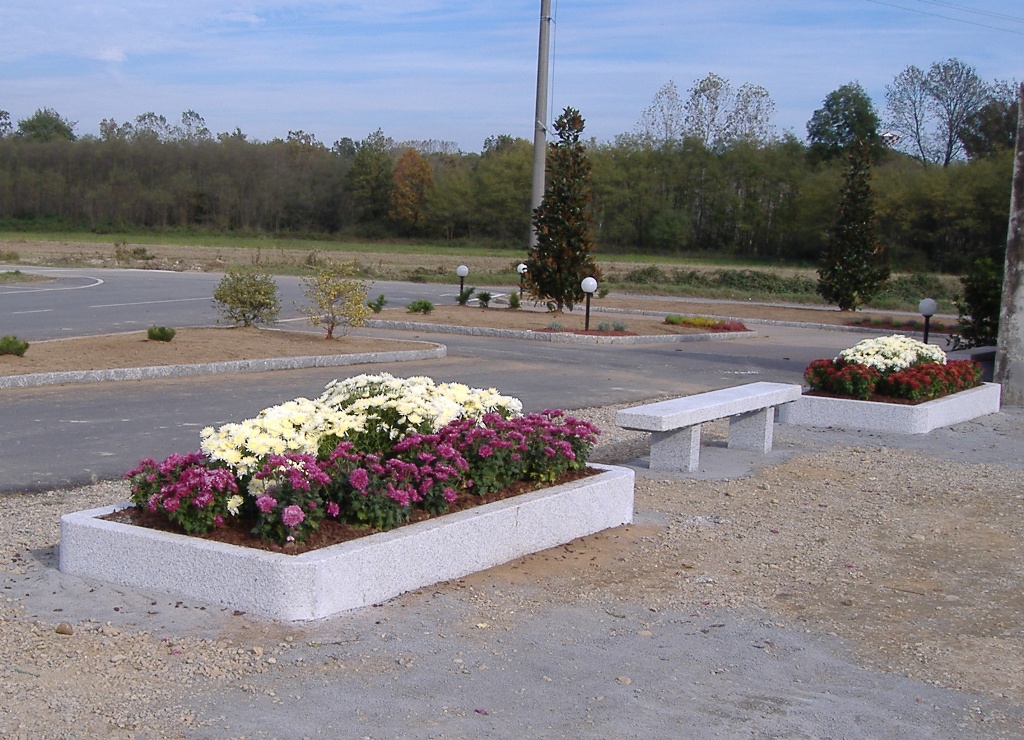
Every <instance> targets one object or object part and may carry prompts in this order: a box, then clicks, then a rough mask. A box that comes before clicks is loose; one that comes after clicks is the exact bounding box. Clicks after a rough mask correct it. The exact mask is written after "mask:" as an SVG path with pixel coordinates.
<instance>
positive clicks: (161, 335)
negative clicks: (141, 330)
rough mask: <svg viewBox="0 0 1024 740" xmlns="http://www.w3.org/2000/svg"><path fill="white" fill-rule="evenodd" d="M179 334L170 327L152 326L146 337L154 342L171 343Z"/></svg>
mask: <svg viewBox="0 0 1024 740" xmlns="http://www.w3.org/2000/svg"><path fill="white" fill-rule="evenodd" d="M177 333H178V332H176V331H175V330H174V329H172V328H171V327H169V326H151V327H149V328H148V329H147V330H146V337H147V338H149V339H150V340H151V341H154V342H169V341H171V340H172V339H174V335H175V334H177Z"/></svg>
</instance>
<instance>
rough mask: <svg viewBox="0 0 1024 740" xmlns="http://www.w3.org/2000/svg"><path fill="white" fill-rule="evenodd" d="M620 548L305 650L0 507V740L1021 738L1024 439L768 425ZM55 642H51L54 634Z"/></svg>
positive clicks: (708, 461)
mask: <svg viewBox="0 0 1024 740" xmlns="http://www.w3.org/2000/svg"><path fill="white" fill-rule="evenodd" d="M614 411H615V409H614V408H602V409H586V410H581V411H578V412H575V413H577V415H580V416H584V417H587V418H590V419H592V420H594V421H596V422H597V423H598V424H600V425H601V426H602V428H603V429H605V430H606V435H605V436H604V437H603V439H602V443H601V445H600V446H599V447H598V449H597V450H596V451H595V455H594V459H595V460H596V461H601V462H616V463H626V464H631V465H635V466H636V468H637V471H638V481H637V492H636V496H637V497H636V508H637V518H636V521H635V523H634V524H633V525H630V526H628V527H623V528H619V529H617V530H613V531H609V532H604V533H600V534H598V535H595V536H592V537H588V538H585V539H583V540H578V541H575V542H573V543H570V544H569V545H566V546H564V547H560V548H554V549H552V550H549V551H545V552H543V553H539V554H537V555H534V556H530V557H527V558H523V559H520V560H517V561H514V562H513V563H509V564H507V565H504V566H501V567H499V568H494V569H491V570H489V571H486V572H484V573H480V574H476V575H474V576H471V577H468V578H465V579H460V580H457V581H452V582H448V583H444V584H439V585H437V586H434V587H430V588H426V589H421V590H420V591H417V592H414V593H411V594H408V595H406V596H404V597H401V598H399V599H395V600H393V601H391V602H388V603H387V604H384V605H382V606H380V607H377V608H373V609H366V610H361V611H357V612H354V613H350V614H346V615H343V616H340V617H337V618H335V619H330V620H325V621H323V622H317V623H313V624H303V625H293V624H281V623H275V622H269V621H265V620H259V619H256V618H252V617H250V616H248V615H245V614H236V613H234V612H232V611H230V610H226V609H223V608H220V607H214V606H207V605H202V604H194V603H187V602H183V601H181V600H178V599H175V598H172V597H168V596H165V595H160V594H145V593H139V592H134V591H126V590H123V589H118V588H114V587H110V586H106V585H104V584H100V583H92V582H86V581H83V580H81V579H77V578H72V577H69V576H64V575H63V574H61V573H59V572H57V571H56V545H57V542H58V535H59V531H58V524H59V522H58V519H59V516H60V515H61V514H62V513H65V512H69V511H75V510H80V509H84V508H89V507H93V506H98V505H102V504H106V503H112V502H115V501H119V500H123V499H124V498H125V495H126V494H125V488H124V486H123V484H121V483H117V482H115V483H101V484H99V485H96V486H91V487H89V488H85V489H78V490H74V491H63V492H49V493H41V494H32V495H18V496H8V497H6V500H5V501H4V503H5V506H4V507H3V508H2V509H0V531H2V532H3V535H4V536H3V538H2V544H0V585H2V589H0V693H2V697H3V700H2V701H0V736H3V737H15V738H21V737H24V738H39V737H52V738H91V737H114V738H121V737H124V738H128V737H175V738H176V737H182V738H225V737H230V738H242V737H246V738H270V737H279V738H296V737H324V738H327V737H371V738H385V737H410V738H419V737H424V738H426V737H433V738H456V737H502V738H503V737H509V738H512V737H524V736H530V737H644V738H652V737H666V738H667V737H807V738H817V737H835V738H859V737H893V738H904V737H905V738H921V737H942V738H955V737H963V738H975V737H1020V736H1022V735H1024V710H1022V703H1024V630H1022V625H1021V622H1020V614H1021V613H1022V608H1024V603H1022V594H1024V589H1022V585H1024V583H1022V581H1024V575H1022V574H1021V572H1020V569H1019V566H1018V563H1019V562H1020V556H1021V543H1022V541H1024V460H1022V459H1021V456H1020V454H1019V452H1020V447H1019V446H1020V442H1019V440H1020V439H1021V434H1022V432H1024V413H1021V412H1020V410H1012V411H1009V412H1004V413H1000V414H996V415H993V416H990V417H986V418H983V419H980V420H978V421H976V422H972V423H967V424H961V425H957V426H956V427H953V428H951V429H943V430H937V431H935V432H933V433H931V434H929V435H921V436H917V437H899V436H892V437H890V436H886V435H879V434H873V433H846V432H834V431H827V430H816V429H801V428H797V427H789V426H777V427H776V431H775V450H774V451H773V452H772V453H771V454H770V455H768V456H765V457H761V456H754V455H751V454H748V453H741V452H737V451H735V450H726V449H724V426H722V425H711V428H710V429H709V430H707V431H706V433H705V444H706V445H707V447H706V449H705V450H704V451H703V452H702V467H703V469H702V472H701V473H700V474H693V475H666V474H654V473H651V472H650V471H648V470H647V469H646V467H645V464H644V463H643V462H642V460H638V458H641V457H642V455H643V454H644V445H645V443H646V440H645V438H644V436H643V435H640V434H636V433H628V432H624V431H621V430H617V429H616V427H615V426H614V424H613V423H612V420H613V418H614ZM66 632H70V633H71V634H63V633H66Z"/></svg>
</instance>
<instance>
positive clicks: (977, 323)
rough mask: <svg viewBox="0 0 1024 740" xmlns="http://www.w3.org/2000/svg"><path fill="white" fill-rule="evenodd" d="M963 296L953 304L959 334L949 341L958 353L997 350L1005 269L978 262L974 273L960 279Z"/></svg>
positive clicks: (952, 336)
mask: <svg viewBox="0 0 1024 740" xmlns="http://www.w3.org/2000/svg"><path fill="white" fill-rule="evenodd" d="M960 282H961V283H962V284H963V289H964V292H963V296H962V297H961V298H960V299H958V300H956V301H954V303H955V304H956V307H957V309H958V310H959V311H960V327H961V329H960V333H959V334H952V335H950V337H949V343H950V346H951V347H952V348H953V349H955V350H957V349H968V348H970V347H988V346H994V345H995V344H996V340H997V339H998V338H999V312H1000V306H1001V302H1002V294H1003V265H1002V263H999V264H996V262H994V261H993V260H990V259H987V258H986V259H980V260H977V261H975V263H974V270H973V271H972V272H970V273H968V274H967V275H964V276H963V277H961V278H960Z"/></svg>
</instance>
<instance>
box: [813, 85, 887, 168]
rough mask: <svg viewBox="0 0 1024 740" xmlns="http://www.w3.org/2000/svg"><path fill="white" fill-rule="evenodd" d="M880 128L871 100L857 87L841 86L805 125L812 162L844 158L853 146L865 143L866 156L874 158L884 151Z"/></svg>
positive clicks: (827, 97) (859, 86)
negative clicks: (866, 148) (857, 143)
mask: <svg viewBox="0 0 1024 740" xmlns="http://www.w3.org/2000/svg"><path fill="white" fill-rule="evenodd" d="M879 125H880V123H879V119H878V113H877V111H875V106H874V103H872V102H871V96H869V95H868V94H867V92H866V91H865V90H864V88H863V87H861V85H860V83H858V82H849V83H847V84H845V85H842V86H840V87H839V88H838V89H836V90H833V91H832V92H830V93H829V94H828V95H827V96H826V97H825V100H824V101H823V104H822V107H821V108H819V109H818V110H816V111H814V115H813V116H811V120H810V121H808V122H807V138H808V140H810V142H811V146H810V152H809V153H810V156H811V159H812V160H813V161H817V162H821V161H826V160H829V159H835V158H837V157H843V156H846V155H847V154H848V153H849V152H850V149H851V148H852V147H853V145H854V144H855V143H856V142H862V143H865V144H866V145H867V147H868V153H869V156H870V157H871V158H873V159H874V158H877V157H878V156H879V154H880V153H881V151H882V149H883V145H882V141H881V138H880V137H879V135H878V127H879Z"/></svg>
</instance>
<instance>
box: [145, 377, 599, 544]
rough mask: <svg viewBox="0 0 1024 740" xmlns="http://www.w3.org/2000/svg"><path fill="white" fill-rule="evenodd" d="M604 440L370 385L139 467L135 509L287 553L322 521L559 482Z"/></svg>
mask: <svg viewBox="0 0 1024 740" xmlns="http://www.w3.org/2000/svg"><path fill="white" fill-rule="evenodd" d="M597 434H599V430H597V429H596V428H595V427H593V426H592V425H591V424H589V423H587V422H583V421H580V420H577V419H573V418H571V417H565V416H564V415H563V414H562V412H560V411H550V410H548V411H544V412H542V413H540V414H528V415H525V416H524V415H523V414H522V404H521V403H520V402H519V401H518V400H517V399H514V398H510V397H507V396H502V395H500V394H499V393H497V391H495V390H493V389H489V390H481V389H472V388H468V387H466V386H463V385H460V384H452V383H449V384H436V383H434V381H432V380H431V379H430V378H423V377H417V378H406V379H399V378H395V377H393V376H391V375H387V374H382V375H375V376H371V375H361V376H358V377H355V378H350V379H348V380H344V381H334V382H332V383H331V384H330V385H328V386H327V389H326V390H325V392H324V393H323V395H321V396H320V397H319V398H317V399H315V400H309V399H305V398H299V399H296V400H294V401H289V402H287V403H284V404H280V405H278V406H273V407H271V408H268V409H264V410H263V411H261V412H260V413H259V414H258V415H257V416H256V417H255V418H253V419H249V420H247V421H243V422H240V423H231V424H225V425H224V426H222V427H220V428H219V429H213V428H212V427H209V428H206V429H204V430H203V431H202V432H201V434H200V436H201V438H202V448H201V449H200V450H199V451H197V452H194V453H191V454H188V455H178V454H175V455H171V456H170V457H169V458H167V459H166V460H164V461H163V462H157V461H155V460H152V459H147V460H143V461H142V462H141V463H140V464H139V465H138V467H136V468H134V469H132V470H130V471H128V473H127V474H126V477H127V478H128V479H129V480H130V481H131V486H132V503H134V504H135V506H137V507H139V508H145V509H146V510H147V511H148V512H150V513H151V514H158V515H161V516H163V517H165V518H166V519H167V520H168V521H169V522H171V523H172V524H174V525H176V526H178V527H180V529H181V531H182V532H184V533H185V534H202V533H205V532H208V531H210V530H211V529H213V528H217V527H222V526H224V525H225V524H226V523H227V522H229V521H231V520H236V521H241V522H246V523H247V524H248V525H251V527H252V532H253V533H254V534H256V535H258V536H259V537H260V538H262V539H266V540H270V541H273V542H276V543H278V544H279V545H282V546H287V545H289V544H291V543H297V542H301V541H302V540H304V539H305V538H306V537H307V536H308V535H309V534H310V533H311V532H313V531H315V530H316V529H317V527H318V526H319V525H320V522H321V521H323V520H324V518H325V517H330V518H332V519H337V520H339V521H343V522H346V523H348V524H352V525H357V526H366V527H372V528H376V529H382V530H387V529H391V528H393V527H396V526H398V525H400V524H403V523H405V522H407V521H408V520H409V518H410V515H411V513H412V511H413V510H415V509H422V510H425V511H427V512H429V513H430V514H435V515H436V514H443V513H445V512H446V511H447V510H448V507H449V506H450V504H451V503H452V502H454V501H455V500H456V499H457V498H458V497H459V496H466V495H469V496H473V495H476V496H480V495H486V494H488V493H490V492H493V491H495V490H498V489H501V488H504V487H506V486H509V485H511V484H514V483H518V482H521V481H532V482H539V483H550V482H552V481H555V480H557V479H558V477H559V476H560V475H561V474H562V473H563V472H565V471H568V470H580V469H582V468H584V467H585V465H586V457H587V454H588V452H589V450H590V448H591V447H592V445H593V443H594V441H595V439H596V436H597Z"/></svg>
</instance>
